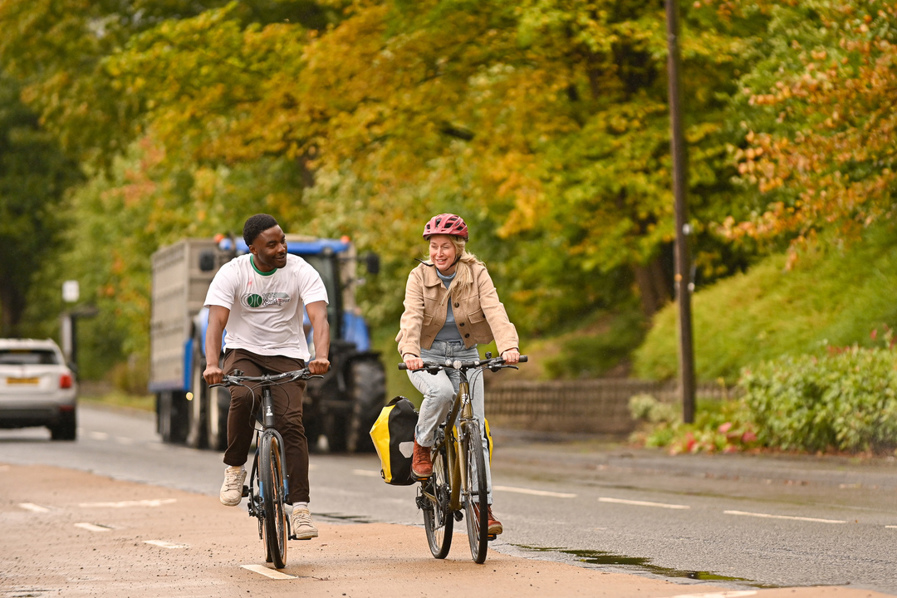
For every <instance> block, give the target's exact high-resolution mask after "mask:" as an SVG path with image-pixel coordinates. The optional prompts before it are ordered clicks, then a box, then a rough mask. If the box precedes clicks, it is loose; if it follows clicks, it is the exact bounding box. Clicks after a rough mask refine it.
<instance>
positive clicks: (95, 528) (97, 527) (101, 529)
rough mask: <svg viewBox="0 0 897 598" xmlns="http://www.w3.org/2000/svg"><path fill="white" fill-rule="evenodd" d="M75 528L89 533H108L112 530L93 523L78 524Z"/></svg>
mask: <svg viewBox="0 0 897 598" xmlns="http://www.w3.org/2000/svg"><path fill="white" fill-rule="evenodd" d="M75 527H80V528H81V529H86V530H87V531H89V532H108V531H110V530H111V529H112V528H111V527H106V526H105V525H94V524H93V523H76V524H75Z"/></svg>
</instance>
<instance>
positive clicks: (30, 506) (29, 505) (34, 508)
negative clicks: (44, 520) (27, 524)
mask: <svg viewBox="0 0 897 598" xmlns="http://www.w3.org/2000/svg"><path fill="white" fill-rule="evenodd" d="M19 507H21V508H23V509H25V510H26V511H31V512H32V513H49V512H50V509H48V508H47V507H42V506H40V505H36V504H34V503H33V502H20V503H19Z"/></svg>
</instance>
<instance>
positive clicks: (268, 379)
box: [209, 368, 324, 388]
mask: <svg viewBox="0 0 897 598" xmlns="http://www.w3.org/2000/svg"><path fill="white" fill-rule="evenodd" d="M323 377H324V376H321V375H320V374H312V373H311V370H309V369H308V368H302V369H301V370H291V371H289V372H283V373H282V374H264V375H262V376H246V375H244V374H243V372H241V371H240V370H234V372H233V373H232V374H225V376H224V378H223V381H222V382H220V383H218V384H210V385H209V388H214V387H216V386H221V387H224V388H227V387H230V386H243V383H244V382H258V383H259V384H261V385H272V384H276V383H278V382H292V381H294V380H308V379H310V378H323Z"/></svg>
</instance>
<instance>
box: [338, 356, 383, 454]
mask: <svg viewBox="0 0 897 598" xmlns="http://www.w3.org/2000/svg"><path fill="white" fill-rule="evenodd" d="M347 381H348V382H349V384H350V386H349V393H350V395H351V399H352V408H351V409H352V410H351V414H350V416H349V417H348V418H347V420H348V421H347V422H346V428H345V433H346V450H347V451H348V452H350V453H370V452H373V450H374V443H373V441H372V440H371V435H370V431H371V426H373V425H374V422H375V421H376V419H377V416H379V415H380V411H381V410H382V409H383V405H384V403H385V400H386V373H385V372H384V371H383V366H382V365H381V364H380V362H379V361H378V360H375V359H365V360H358V361H353V362H352V363H351V364H350V366H349V376H347Z"/></svg>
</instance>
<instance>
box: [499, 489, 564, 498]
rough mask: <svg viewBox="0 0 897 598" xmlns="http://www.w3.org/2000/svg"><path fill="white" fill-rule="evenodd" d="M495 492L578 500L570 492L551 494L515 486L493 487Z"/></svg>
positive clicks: (546, 491) (545, 491)
mask: <svg viewBox="0 0 897 598" xmlns="http://www.w3.org/2000/svg"><path fill="white" fill-rule="evenodd" d="M492 489H493V490H499V491H501V492H516V493H517V494H529V495H530V496H550V497H552V498H576V495H575V494H571V493H568V492H549V491H548V490H532V489H530V488H517V487H514V486H493V487H492Z"/></svg>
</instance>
